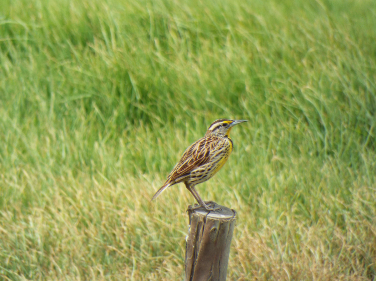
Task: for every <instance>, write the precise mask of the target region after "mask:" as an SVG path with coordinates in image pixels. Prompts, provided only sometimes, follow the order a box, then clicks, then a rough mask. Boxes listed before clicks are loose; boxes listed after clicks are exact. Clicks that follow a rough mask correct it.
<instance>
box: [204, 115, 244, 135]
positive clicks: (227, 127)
mask: <svg viewBox="0 0 376 281" xmlns="http://www.w3.org/2000/svg"><path fill="white" fill-rule="evenodd" d="M243 122H247V120H230V119H219V120H216V121H214V122H213V124H211V125H210V127H209V129H208V131H207V132H206V135H213V136H217V137H224V136H228V135H229V134H230V131H231V129H232V127H234V126H235V125H238V124H240V123H243Z"/></svg>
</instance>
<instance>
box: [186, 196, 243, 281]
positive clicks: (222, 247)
mask: <svg viewBox="0 0 376 281" xmlns="http://www.w3.org/2000/svg"><path fill="white" fill-rule="evenodd" d="M214 204H215V205H214V206H215V207H216V208H217V207H220V209H218V210H215V211H207V210H205V209H204V208H203V207H200V208H198V209H192V206H189V207H188V214H189V233H188V236H187V245H186V251H185V281H209V280H211V281H225V280H226V273H227V265H228V259H229V254H230V244H231V239H232V234H233V232H234V227H235V221H236V212H235V211H234V210H231V209H229V208H227V207H224V206H220V205H218V204H216V203H214Z"/></svg>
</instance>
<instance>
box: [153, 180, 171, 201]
mask: <svg viewBox="0 0 376 281" xmlns="http://www.w3.org/2000/svg"><path fill="white" fill-rule="evenodd" d="M171 185H172V184H171V183H166V184H164V185H163V186H162V187H161V188H160V189H158V191H157V192H156V193H155V194H154V196H153V198H151V201H153V200H154V199H155V198H157V197H158V196H159V195H160V194H161V193H162V192H163V191H164V190H165V189H166V188H167V187H169V186H171Z"/></svg>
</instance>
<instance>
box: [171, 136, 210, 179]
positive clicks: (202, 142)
mask: <svg viewBox="0 0 376 281" xmlns="http://www.w3.org/2000/svg"><path fill="white" fill-rule="evenodd" d="M216 143H217V139H216V138H214V137H210V136H209V137H203V138H201V139H199V140H198V141H196V142H195V143H193V144H192V145H191V146H190V147H188V148H187V150H186V151H185V152H184V154H183V156H182V158H181V159H180V161H179V162H178V164H176V166H175V168H174V169H173V170H172V171H171V173H170V174H169V176H168V177H167V181H166V183H172V184H174V183H178V182H181V181H184V179H185V178H186V177H188V176H189V174H190V172H192V171H193V170H194V169H195V168H197V167H199V166H201V165H203V164H205V163H207V162H208V161H209V160H210V151H211V150H212V149H213V147H214V146H215V144H216Z"/></svg>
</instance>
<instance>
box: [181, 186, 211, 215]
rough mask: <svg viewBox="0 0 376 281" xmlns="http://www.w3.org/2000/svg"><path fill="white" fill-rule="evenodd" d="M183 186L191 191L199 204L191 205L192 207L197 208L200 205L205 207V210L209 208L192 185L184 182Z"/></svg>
mask: <svg viewBox="0 0 376 281" xmlns="http://www.w3.org/2000/svg"><path fill="white" fill-rule="evenodd" d="M185 187H186V188H187V189H188V190H189V192H190V193H192V195H193V197H194V198H195V199H196V201H197V202H198V204H199V205H200V206H198V207H196V208H195V207H193V208H192V209H197V208H200V207H201V206H202V207H204V208H205V210H210V208H209V207H208V205H206V204H205V202H204V201H203V200H202V199H201V197H200V195H198V193H197V191H196V189H195V188H194V186H191V185H189V184H187V183H185Z"/></svg>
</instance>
